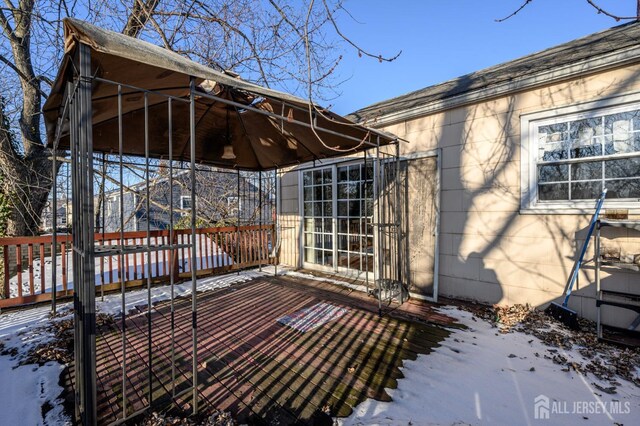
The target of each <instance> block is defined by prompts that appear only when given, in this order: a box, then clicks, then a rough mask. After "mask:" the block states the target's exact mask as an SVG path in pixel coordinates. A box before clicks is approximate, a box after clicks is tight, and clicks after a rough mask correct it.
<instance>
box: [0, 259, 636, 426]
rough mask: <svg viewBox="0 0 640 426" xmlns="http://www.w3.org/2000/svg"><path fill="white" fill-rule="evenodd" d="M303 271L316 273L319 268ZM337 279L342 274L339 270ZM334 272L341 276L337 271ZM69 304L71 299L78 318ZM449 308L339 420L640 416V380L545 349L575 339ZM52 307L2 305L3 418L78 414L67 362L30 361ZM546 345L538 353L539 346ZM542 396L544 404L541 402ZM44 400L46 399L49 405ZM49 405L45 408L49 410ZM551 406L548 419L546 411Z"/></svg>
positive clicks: (111, 306) (112, 310) (156, 293)
mask: <svg viewBox="0 0 640 426" xmlns="http://www.w3.org/2000/svg"><path fill="white" fill-rule="evenodd" d="M272 273H273V267H268V268H267V267H265V268H263V272H259V271H257V270H252V271H245V272H241V273H239V274H237V273H233V274H228V275H223V276H217V277H210V278H203V279H199V280H198V282H197V287H198V291H206V290H211V289H216V288H221V287H226V286H230V285H233V284H235V283H239V282H243V281H247V280H251V279H254V278H257V277H260V276H263V275H264V274H267V275H270V274H272ZM283 273H291V274H294V275H295V276H299V277H306V278H314V279H316V277H312V276H310V275H306V274H300V273H292V272H287V271H283ZM332 281H334V280H332ZM334 282H335V281H334ZM174 291H175V294H176V296H178V295H180V296H188V295H190V293H191V283H190V282H186V283H182V284H180V285H176V286H175V287H174ZM169 297H170V287H169V286H162V287H155V288H153V289H152V302H153V303H155V302H158V301H161V300H166V299H169ZM125 302H126V307H125V310H129V309H132V308H133V307H134V306H136V305H144V304H146V303H147V293H146V290H141V291H134V292H130V293H127V294H126V298H125ZM121 303H122V300H121V296H120V295H108V296H106V297H105V300H104V301H100V300H99V299H98V301H97V308H98V310H99V311H100V312H103V313H109V314H115V315H117V314H119V313H120V312H121ZM69 309H70V304H66V305H62V306H61V307H60V311H61V312H62V315H61V316H60V317H58V318H56V319H55V320H56V321H58V320H63V319H65V318H69V317H70V315H71V313H70V311H69ZM442 312H443V313H444V314H446V315H449V316H452V317H455V318H457V319H458V320H459V321H460V322H461V323H462V324H465V325H467V326H468V329H466V330H458V329H455V330H453V331H452V334H451V336H450V337H448V338H447V339H446V340H445V341H444V342H443V344H442V346H440V347H439V348H437V349H436V350H435V351H434V352H432V353H431V354H428V355H420V356H419V357H418V359H417V360H415V361H405V363H404V366H403V372H404V375H405V378H403V379H400V380H398V388H397V389H390V390H388V392H389V394H390V395H391V396H392V398H393V401H392V402H379V401H374V400H366V401H365V402H363V403H362V404H360V405H359V406H357V407H356V408H355V410H354V413H353V414H352V416H351V417H349V418H346V419H337V420H336V422H337V423H338V424H340V425H344V426H347V425H394V426H395V425H418V426H421V425H425V426H426V425H464V424H470V425H537V424H540V425H557V424H562V425H585V424H589V425H591V424H594V425H615V424H624V425H637V424H640V388H638V387H636V386H635V385H634V384H632V383H630V382H628V381H625V380H624V379H622V378H619V379H617V381H618V383H617V384H616V386H615V393H614V394H607V393H605V392H602V391H601V390H600V389H598V388H597V387H596V386H595V385H599V386H600V387H601V388H609V387H610V386H611V382H610V381H602V380H599V379H597V378H596V377H594V376H593V375H592V374H590V373H586V374H585V375H582V374H580V373H578V372H576V371H574V370H571V371H563V366H562V365H558V364H554V363H553V362H552V361H551V360H550V359H548V358H545V355H552V354H553V353H554V352H553V351H554V350H557V351H558V353H561V354H562V355H564V356H565V357H567V358H569V359H573V360H575V361H577V362H579V363H584V362H585V359H584V358H583V357H582V355H580V353H578V352H577V351H576V350H575V349H574V350H568V351H563V350H562V349H554V348H551V347H549V346H547V345H545V344H544V343H542V342H541V341H540V340H539V339H538V338H536V337H534V336H531V335H529V334H525V333H522V332H519V331H514V332H510V333H506V334H503V333H499V332H498V329H497V328H495V327H494V326H493V325H492V324H490V323H488V322H486V321H484V320H482V319H479V318H474V316H473V314H471V313H469V312H467V311H463V310H460V309H458V308H455V307H445V308H443V309H442ZM50 321H51V319H50V318H49V307H48V306H40V307H36V308H32V309H29V310H23V311H13V312H8V313H2V314H0V346H1V347H2V348H0V352H4V355H2V356H0V383H2V395H3V397H2V398H0V413H2V415H0V426H1V425H17V424H28V425H54V424H56V425H57V424H69V423H70V419H68V418H66V417H65V415H64V413H63V409H62V401H61V400H60V394H61V392H62V388H61V387H60V386H59V385H58V377H59V375H60V372H61V371H62V366H61V365H60V364H58V363H55V362H50V363H47V364H45V365H43V366H37V365H23V366H19V364H20V362H21V360H23V359H24V357H25V354H26V353H27V352H28V351H29V349H31V348H33V347H35V346H36V345H38V344H39V343H42V342H46V341H47V340H48V339H51V338H52V335H51V332H49V331H47V330H46V329H44V328H43V327H44V326H45V325H46V324H47V323H49V322H50ZM536 354H537V355H536ZM639 367H640V366H636V369H637V371H638V373H640V370H638V368H639ZM536 401H537V404H536ZM43 407H46V409H45V410H43ZM43 413H44V414H43ZM547 414H548V419H544V418H540V417H541V416H542V417H544V416H545V415H547Z"/></svg>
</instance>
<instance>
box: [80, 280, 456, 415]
mask: <svg viewBox="0 0 640 426" xmlns="http://www.w3.org/2000/svg"><path fill="white" fill-rule="evenodd" d="M321 301H324V302H328V303H332V304H334V305H337V306H342V307H346V308H348V312H347V313H346V314H345V315H344V316H342V317H340V318H338V319H337V320H334V321H331V322H329V323H327V324H324V325H323V326H321V327H319V328H317V329H315V330H312V331H308V332H306V333H301V332H299V331H296V330H294V329H292V328H290V327H286V326H283V325H281V324H279V323H278V322H277V319H278V318H280V317H282V316H283V315H286V314H291V313H294V312H296V311H298V310H300V309H303V308H305V307H309V306H312V305H314V304H316V303H318V302H321ZM391 308H393V309H391V310H389V311H388V312H387V315H384V316H383V317H382V318H380V317H379V316H378V314H377V312H378V305H377V303H376V301H375V299H373V298H370V297H369V296H367V295H365V294H363V293H359V292H354V291H351V290H349V289H347V288H344V287H340V286H336V285H333V284H328V283H326V282H322V281H316V280H302V279H300V278H294V277H287V276H279V277H266V278H260V279H255V280H253V281H249V282H246V283H243V284H238V285H234V286H232V287H229V288H225V289H221V290H217V291H211V292H206V293H201V294H199V295H198V319H197V324H198V336H197V337H198V393H199V401H200V403H199V404H200V409H201V411H203V412H206V411H208V410H209V411H210V410H213V409H222V410H227V411H231V412H232V413H233V414H234V416H236V417H237V418H238V420H239V421H240V422H246V423H249V424H281V425H287V424H331V418H330V416H347V415H349V414H350V413H351V411H352V408H353V407H355V406H356V405H357V404H358V403H360V402H362V401H363V400H364V399H366V398H375V399H378V400H384V401H388V400H390V397H389V395H388V394H387V393H386V392H385V388H394V387H396V385H397V379H399V378H401V377H403V376H402V373H401V371H400V370H399V369H398V367H399V366H400V365H401V363H402V361H403V360H405V359H415V358H416V357H417V355H418V354H426V353H429V352H430V351H431V350H432V349H433V348H434V347H435V346H437V345H438V343H439V342H440V341H441V340H442V339H444V338H445V337H446V336H447V335H448V334H449V332H448V331H447V330H446V329H444V328H442V327H440V326H438V324H442V325H447V324H452V322H453V321H452V320H451V319H450V318H448V317H446V316H444V315H441V314H438V313H436V312H434V311H433V308H432V306H431V305H429V304H426V303H419V302H413V301H410V302H408V303H405V304H403V305H402V306H400V307H397V306H396V307H391ZM415 319H420V320H423V321H415ZM151 321H152V327H151V336H152V339H151V347H149V346H148V339H147V337H148V335H149V327H148V325H149V323H148V319H147V315H146V308H143V307H140V310H139V311H138V312H132V313H130V314H129V315H127V316H126V319H125V324H126V339H125V350H126V354H124V356H123V350H122V349H123V346H122V345H123V339H122V332H121V328H122V323H121V322H120V321H119V320H118V321H117V322H108V323H106V324H103V325H101V326H100V327H99V330H98V339H97V376H98V415H99V419H100V423H101V424H109V423H112V422H114V421H116V420H117V419H118V418H122V416H123V412H126V413H129V414H130V413H133V412H135V411H137V410H139V409H142V408H144V407H145V406H146V405H147V404H148V402H149V396H150V395H149V383H148V376H149V374H148V373H149V371H151V373H152V378H153V380H152V388H151V397H152V398H153V400H154V401H156V403H157V404H158V406H164V407H166V409H167V410H175V411H179V410H184V411H188V410H190V405H189V404H190V401H191V398H190V395H191V394H190V393H188V394H187V395H183V396H179V397H177V398H172V397H171V395H172V393H173V388H172V383H174V384H175V392H176V393H177V394H179V393H180V392H181V391H183V390H185V389H188V388H189V387H190V386H191V380H192V356H193V354H192V350H191V343H192V331H191V299H190V298H188V299H176V300H175V334H174V336H172V335H171V309H170V304H169V302H162V303H159V304H156V305H154V309H153V310H152V315H151ZM425 321H428V322H431V323H427V322H425ZM172 341H173V342H174V347H173V349H174V351H175V363H172V361H171V359H172V357H171V351H172V344H171V343H172ZM149 352H150V353H151V359H149ZM123 358H124V359H126V360H127V380H126V382H125V383H124V387H125V388H124V389H123V383H122V361H123ZM70 374H73V372H72V371H71V372H70ZM173 375H175V377H176V380H175V382H173V381H172V376H173ZM123 390H124V393H125V394H126V399H127V406H126V407H124V408H123Z"/></svg>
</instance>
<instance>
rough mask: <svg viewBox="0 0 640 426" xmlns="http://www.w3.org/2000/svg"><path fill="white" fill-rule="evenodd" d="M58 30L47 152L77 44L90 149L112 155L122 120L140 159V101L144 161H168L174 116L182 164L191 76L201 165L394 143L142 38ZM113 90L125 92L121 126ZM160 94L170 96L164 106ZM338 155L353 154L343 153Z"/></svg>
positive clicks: (239, 164) (70, 22)
mask: <svg viewBox="0 0 640 426" xmlns="http://www.w3.org/2000/svg"><path fill="white" fill-rule="evenodd" d="M64 29H65V55H64V59H63V62H62V65H61V68H60V70H59V72H58V76H57V78H56V81H55V82H54V86H53V89H52V92H51V95H50V97H49V98H48V100H47V102H46V103H45V105H44V108H43V110H44V116H45V123H46V126H47V137H48V141H49V146H52V145H53V142H54V140H55V137H56V134H57V132H58V130H57V126H58V122H59V117H60V116H61V115H62V111H63V108H64V94H65V88H66V86H67V84H68V83H69V82H72V81H73V77H74V57H75V56H76V53H77V50H78V44H79V43H83V44H85V45H88V46H89V47H90V48H91V70H92V76H93V77H94V80H93V91H92V99H93V102H92V120H93V149H94V151H100V152H107V153H110V152H112V153H117V152H118V146H119V129H120V126H119V124H120V121H121V123H122V134H123V142H124V154H127V155H144V152H145V151H144V141H145V102H146V104H147V109H146V113H147V116H148V137H149V150H150V155H151V156H152V157H155V158H165V159H166V158H168V155H169V152H168V146H169V145H168V140H169V110H171V111H170V113H171V116H172V120H171V122H172V136H173V153H172V154H173V158H174V159H176V160H188V159H189V134H190V127H189V123H190V120H189V118H190V116H189V102H188V100H189V96H190V80H191V78H192V77H193V78H194V82H195V85H196V93H197V94H196V100H195V123H196V138H195V142H196V161H197V162H199V163H203V164H211V165H215V166H221V167H228V168H239V169H245V170H268V169H273V168H276V167H284V166H290V165H294V164H299V163H303V162H307V161H311V160H318V159H323V158H328V157H334V156H339V155H344V154H348V153H349V152H356V151H360V150H363V149H366V148H369V147H370V145H367V144H366V143H363V142H367V141H368V142H372V143H379V144H380V145H384V144H387V143H389V142H392V141H393V140H394V139H395V138H394V136H392V135H389V134H387V133H383V132H380V131H377V130H372V129H368V128H366V127H364V126H361V125H357V124H354V123H353V122H351V121H349V120H347V119H345V118H343V117H341V116H339V115H337V114H334V113H332V112H330V111H328V110H325V109H322V108H319V107H318V108H317V110H315V109H314V113H313V118H312V115H311V114H310V113H309V104H308V102H307V101H305V100H304V99H301V98H298V97H295V96H292V95H289V94H286V93H282V92H279V91H275V90H271V89H268V88H264V87H260V86H258V85H255V84H252V83H249V82H246V81H244V80H242V79H239V78H236V77H234V76H232V75H229V74H226V73H222V72H218V71H215V70H213V69H210V68H208V67H205V66H203V65H201V64H198V63H196V62H193V61H191V60H189V59H186V58H184V57H182V56H180V55H178V54H176V53H174V52H171V51H169V50H167V49H163V48H161V47H158V46H155V45H152V44H150V43H147V42H144V41H141V40H137V39H134V38H131V37H127V36H124V35H122V34H119V33H115V32H111V31H106V30H104V29H101V28H98V27H96V26H93V25H90V24H88V23H86V22H82V21H79V20H76V19H70V18H68V19H65V21H64ZM109 82H114V83H109ZM118 85H121V87H120V90H121V93H122V95H121V102H120V103H121V109H122V118H121V120H119V118H118V117H119V114H118V110H119V107H118V90H119V86H118ZM141 89H142V90H141ZM145 91H149V92H145ZM145 93H147V94H146V95H145ZM167 95H170V96H173V97H174V99H173V100H172V101H171V108H169V103H168V98H167ZM212 97H213V98H212ZM225 100H226V101H227V102H224V101H225ZM185 101H186V102H185ZM311 121H314V122H315V125H314V126H315V132H314V131H313V130H312V129H311V128H310V127H309V123H310V122H311ZM316 133H317V135H316ZM318 136H319V137H318ZM229 143H231V145H232V146H233V148H234V152H235V154H236V158H235V159H228V160H224V159H222V158H221V157H222V153H223V147H224V145H227V144H229ZM59 147H61V148H68V147H69V135H68V124H66V123H63V124H62V129H61V138H60V141H59ZM331 148H339V149H340V150H341V151H336V150H335V149H331ZM345 149H347V150H350V151H348V152H343V151H342V150H345Z"/></svg>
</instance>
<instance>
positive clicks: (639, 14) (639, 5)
mask: <svg viewBox="0 0 640 426" xmlns="http://www.w3.org/2000/svg"><path fill="white" fill-rule="evenodd" d="M585 1H586V3H587V4H588V5H589V6H591V7H592V8H594V9H595V10H596V11H597V13H599V14H600V13H601V14H603V15H606V16H608V17H610V18H613V19H615V21H616V22H618V21H623V20H624V21H627V20H634V21H637V20H640V0H636V14H635V16H623V15H617V14H615V13H611V12H609V11H608V10H605V9H603V8H602V7H600V6H599V5H598V3H597V2H596V1H594V0H585ZM530 3H533V0H524V2H523V3H522V4H521V5H520V6H519V7H518V8H517V9H516V10H514V11H513V12H511V13H510V14H509V15H507V16H505V17H504V18H500V19H496V22H504V21H506V20H507V19H509V18H512V17H514V16H516V15H517V14H518V13H519V12H520V11H521V10H523V9H524V8H525V7H527V6H528V5H529V4H530Z"/></svg>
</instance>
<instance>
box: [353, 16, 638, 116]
mask: <svg viewBox="0 0 640 426" xmlns="http://www.w3.org/2000/svg"><path fill="white" fill-rule="evenodd" d="M639 58H640V23H639V22H631V23H627V24H624V25H620V26H617V27H613V28H610V29H608V30H604V31H600V32H597V33H594V34H591V35H588V36H586V37H582V38H579V39H577V40H573V41H570V42H568V43H564V44H561V45H559V46H555V47H552V48H550V49H546V50H543V51H541V52H537V53H534V54H531V55H527V56H524V57H522V58H519V59H515V60H513V61H509V62H505V63H502V64H499V65H495V66H492V67H489V68H486V69H484V70H481V71H476V72H473V73H471V74H467V75H463V76H461V77H458V78H455V79H453V80H449V81H446V82H444V83H440V84H436V85H434V86H429V87H426V88H424V89H420V90H416V91H414V92H411V93H407V94H405V95H402V96H398V97H396V98H392V99H388V100H386V101H382V102H379V103H376V104H373V105H370V106H367V107H365V108H362V109H360V110H358V111H355V112H353V113H351V114H349V115H348V116H347V118H349V119H351V120H354V121H357V122H361V123H365V122H366V123H368V124H370V125H375V126H376V127H377V126H382V125H386V124H392V123H394V122H398V121H401V120H406V119H408V118H412V117H417V116H420V115H426V114H428V113H433V112H436V111H438V110H444V109H448V108H452V107H455V106H459V105H462V104H468V103H473V102H478V101H481V100H483V99H487V98H491V97H495V96H501V95H504V94H506V93H509V92H512V91H517V90H522V89H525V88H530V87H535V86H539V85H542V84H549V83H550V82H553V81H560V80H563V79H566V78H568V77H575V76H576V75H580V74H587V73H593V72H596V71H601V70H603V69H607V68H614V67H617V66H622V65H625V64H628V63H630V62H634V61H638V59H639ZM407 112H409V114H407Z"/></svg>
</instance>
